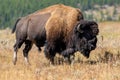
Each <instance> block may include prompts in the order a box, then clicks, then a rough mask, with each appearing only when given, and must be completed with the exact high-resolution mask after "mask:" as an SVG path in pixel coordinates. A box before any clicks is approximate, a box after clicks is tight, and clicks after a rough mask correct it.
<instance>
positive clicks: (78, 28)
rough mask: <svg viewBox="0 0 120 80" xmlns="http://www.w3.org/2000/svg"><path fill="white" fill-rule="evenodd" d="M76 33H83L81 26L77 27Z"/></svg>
mask: <svg viewBox="0 0 120 80" xmlns="http://www.w3.org/2000/svg"><path fill="white" fill-rule="evenodd" d="M77 31H78V32H80V33H83V30H82V29H81V24H78V25H77Z"/></svg>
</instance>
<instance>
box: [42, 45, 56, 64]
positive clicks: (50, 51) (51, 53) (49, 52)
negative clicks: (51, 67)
mask: <svg viewBox="0 0 120 80" xmlns="http://www.w3.org/2000/svg"><path fill="white" fill-rule="evenodd" d="M44 52H45V56H46V58H47V59H48V60H50V62H51V64H54V57H55V47H54V44H52V43H46V44H45V49H44Z"/></svg>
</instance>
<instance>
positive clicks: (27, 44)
mask: <svg viewBox="0 0 120 80" xmlns="http://www.w3.org/2000/svg"><path fill="white" fill-rule="evenodd" d="M31 48H32V41H29V40H26V41H25V48H24V49H23V56H24V58H25V62H26V63H27V64H30V63H29V60H28V53H29V51H30V50H31Z"/></svg>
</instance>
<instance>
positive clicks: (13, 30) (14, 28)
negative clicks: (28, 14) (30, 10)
mask: <svg viewBox="0 0 120 80" xmlns="http://www.w3.org/2000/svg"><path fill="white" fill-rule="evenodd" d="M20 19H21V18H19V19H17V21H16V22H15V25H14V27H13V29H12V33H14V32H15V30H16V26H17V23H18V22H19V21H20Z"/></svg>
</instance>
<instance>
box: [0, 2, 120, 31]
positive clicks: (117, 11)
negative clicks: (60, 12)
mask: <svg viewBox="0 0 120 80" xmlns="http://www.w3.org/2000/svg"><path fill="white" fill-rule="evenodd" d="M58 3H63V4H65V5H69V6H72V7H76V8H80V9H81V11H82V12H83V14H84V17H85V19H88V20H95V21H98V22H103V21H120V0H0V29H5V28H8V27H9V28H12V27H13V25H14V23H15V21H16V20H17V19H18V18H19V17H22V16H26V15H28V14H30V13H33V12H35V11H37V10H40V9H42V8H45V7H48V6H50V5H53V4H58Z"/></svg>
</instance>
